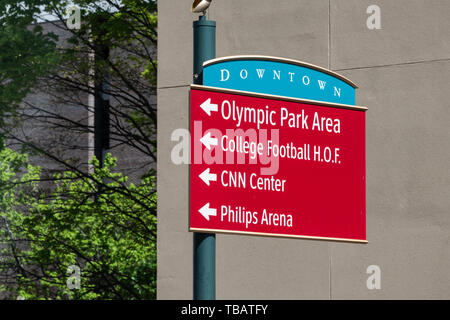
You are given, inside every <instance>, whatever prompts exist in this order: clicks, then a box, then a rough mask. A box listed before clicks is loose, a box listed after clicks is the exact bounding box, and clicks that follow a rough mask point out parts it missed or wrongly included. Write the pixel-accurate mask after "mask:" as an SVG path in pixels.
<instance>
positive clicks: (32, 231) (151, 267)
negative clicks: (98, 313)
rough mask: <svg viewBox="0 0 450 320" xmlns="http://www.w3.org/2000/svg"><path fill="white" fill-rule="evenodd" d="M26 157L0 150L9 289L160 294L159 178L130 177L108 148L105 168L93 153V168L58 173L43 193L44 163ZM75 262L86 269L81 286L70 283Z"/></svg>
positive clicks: (45, 293) (3, 269)
mask: <svg viewBox="0 0 450 320" xmlns="http://www.w3.org/2000/svg"><path fill="white" fill-rule="evenodd" d="M26 163H27V158H26V156H25V155H20V154H18V153H16V152H14V151H12V150H10V149H7V148H6V149H3V150H2V151H1V152H0V164H1V166H0V178H1V180H0V181H1V182H0V191H1V192H2V198H1V201H0V209H1V212H0V217H1V219H2V224H3V228H1V233H0V236H1V238H2V239H4V240H6V241H5V243H6V244H8V246H6V247H5V248H3V249H2V260H3V262H2V264H0V274H1V276H2V277H3V278H4V279H2V280H3V281H2V282H3V291H4V292H6V293H7V294H8V295H9V296H10V297H15V296H20V297H22V298H25V299H67V298H70V299H154V298H155V296H156V292H155V288H156V248H155V244H156V241H155V240H156V216H155V212H156V193H155V188H154V179H153V178H151V177H145V178H143V179H142V181H141V183H140V184H139V185H135V184H133V183H127V177H126V176H123V175H122V174H120V173H113V172H112V171H111V169H112V168H114V167H115V164H116V163H115V159H114V158H113V157H111V156H110V155H108V156H107V157H106V160H105V163H104V166H103V167H102V168H100V166H99V163H98V161H97V160H95V159H94V161H93V166H94V168H95V169H94V173H93V174H92V175H89V176H88V175H83V174H81V173H74V172H71V171H67V172H64V173H62V174H60V175H59V174H57V176H56V177H55V178H56V180H55V184H56V188H55V190H54V192H52V193H51V194H50V195H45V194H40V195H38V183H37V181H39V168H36V167H33V166H31V165H27V164H26ZM20 174H21V175H22V176H21V178H18V176H19V175H20ZM126 184H127V187H126V188H124V186H125V185H126ZM70 266H77V267H78V268H79V270H80V271H81V274H80V278H79V279H80V286H79V288H73V287H71V286H70V285H68V284H67V283H68V282H69V283H70V282H71V280H73V279H72V278H73V276H74V275H73V274H72V273H71V272H70V269H69V270H68V268H69V267H70ZM12 270H14V271H15V272H12ZM68 271H69V272H68ZM12 278H14V279H12ZM12 280H13V281H12Z"/></svg>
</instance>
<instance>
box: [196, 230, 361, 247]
mask: <svg viewBox="0 0 450 320" xmlns="http://www.w3.org/2000/svg"><path fill="white" fill-rule="evenodd" d="M189 231H190V232H206V233H223V234H239V235H247V236H264V237H277V238H294V239H306V240H320V241H335V242H354V243H363V244H367V243H369V241H367V240H361V239H347V238H331V237H315V236H303V235H292V234H280V233H264V232H251V231H232V230H221V229H204V228H192V227H189Z"/></svg>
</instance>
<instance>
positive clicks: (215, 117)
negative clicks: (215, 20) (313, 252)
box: [190, 86, 366, 242]
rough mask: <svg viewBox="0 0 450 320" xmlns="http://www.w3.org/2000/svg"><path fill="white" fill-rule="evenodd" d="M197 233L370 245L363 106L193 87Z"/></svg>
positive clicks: (193, 221)
mask: <svg viewBox="0 0 450 320" xmlns="http://www.w3.org/2000/svg"><path fill="white" fill-rule="evenodd" d="M190 108H191V110H190V116H191V119H190V127H191V131H190V132H191V166H190V230H191V231H199V232H225V233H240V234H252V235H267V236H282V237H298V238H310V239H326V240H341V241H356V242H366V221H365V216H366V215H365V211H366V200H365V112H364V111H365V110H366V108H364V107H357V106H344V105H337V104H331V103H324V104H321V103H317V104H316V102H307V101H304V100H303V101H302V100H296V99H289V98H281V97H280V98H277V97H273V96H264V95H260V94H249V93H244V92H236V91H231V90H224V89H215V88H207V87H201V86H192V87H191V105H190Z"/></svg>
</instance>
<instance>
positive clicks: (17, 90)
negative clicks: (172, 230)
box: [0, 0, 157, 299]
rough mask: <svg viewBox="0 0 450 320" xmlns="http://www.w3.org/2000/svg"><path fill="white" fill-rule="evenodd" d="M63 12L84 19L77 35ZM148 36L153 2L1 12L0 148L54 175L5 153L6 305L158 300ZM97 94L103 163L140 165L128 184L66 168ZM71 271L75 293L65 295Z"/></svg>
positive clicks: (12, 6)
mask: <svg viewBox="0 0 450 320" xmlns="http://www.w3.org/2000/svg"><path fill="white" fill-rule="evenodd" d="M69 4H75V5H77V6H79V7H80V9H81V12H82V26H81V28H80V29H79V30H74V29H69V28H68V27H67V25H66V24H65V23H64V21H65V18H66V15H65V12H66V9H67V6H68V5H69ZM49 15H51V16H53V17H54V18H56V19H48V18H47V17H48V16H49ZM42 22H45V24H42ZM46 25H52V26H53V29H54V30H56V31H55V32H53V33H52V32H48V31H47V30H46V29H45V26H46ZM156 25H157V15H156V1H153V0H103V1H83V0H74V1H55V0H24V1H12V0H0V138H1V137H2V136H3V137H5V141H7V142H8V145H9V146H14V148H16V149H17V146H19V147H21V148H24V150H26V151H27V152H29V153H30V152H32V154H33V155H38V156H39V157H41V159H42V157H44V158H45V159H46V161H47V162H53V163H55V164H57V165H58V166H59V168H60V169H59V173H56V174H53V173H48V172H45V170H43V169H40V168H38V167H33V166H30V165H29V164H28V158H27V156H26V155H25V154H20V153H16V152H15V151H13V150H11V149H8V148H2V149H1V152H2V156H1V157H0V165H1V166H2V167H1V169H0V177H1V181H0V196H1V201H0V217H1V221H0V249H1V250H2V262H1V263H0V276H1V278H0V291H2V290H3V292H4V293H6V294H8V296H9V297H12V298H15V297H17V296H18V295H20V296H21V297H24V298H27V299H29V298H34V299H71V298H75V299H153V298H155V288H156V257H155V252H156V234H155V232H156V231H155V230H156V189H155V181H154V180H155V178H154V176H155V173H154V170H153V169H149V168H154V166H155V161H156V125H157V123H156V121H157V117H156V100H155V94H156V69H157V61H156V44H157V32H156ZM61 35H68V38H62V37H61ZM105 49H106V50H105ZM103 51H107V54H103V53H104V52H103ZM34 93H45V94H46V95H47V97H49V99H44V100H42V99H34V98H33V94H34ZM103 94H108V95H109V97H110V99H109V106H108V110H109V115H110V118H111V123H110V129H111V131H110V140H111V142H112V145H111V151H112V152H113V153H114V151H115V150H116V148H118V147H121V148H125V149H124V150H125V152H127V151H133V152H135V153H138V154H140V155H141V156H142V158H144V159H147V163H146V167H147V173H146V174H145V175H143V176H142V177H141V179H139V180H137V181H133V182H134V183H133V182H130V181H128V178H127V174H126V173H125V174H123V173H120V172H118V170H117V167H116V164H117V163H116V160H115V158H113V157H111V156H108V157H106V159H105V160H104V163H102V165H100V163H99V161H97V160H96V159H95V158H94V159H93V160H92V161H91V169H90V170H88V168H87V167H86V166H80V165H79V163H78V162H77V159H76V157H75V158H74V157H73V154H74V153H75V155H76V156H79V155H80V154H81V155H83V156H84V155H85V154H86V153H85V151H86V145H83V144H80V143H79V139H77V138H78V137H86V135H87V134H88V133H94V131H95V130H94V126H93V124H92V123H91V122H90V121H88V117H89V114H90V113H92V109H91V106H90V104H89V103H88V99H87V97H88V95H93V96H95V97H98V96H102V95H103ZM36 127H42V128H44V130H45V132H48V134H47V135H46V139H41V138H40V136H39V135H36V134H35V132H34V131H33V130H34V129H35V128H36ZM83 143H84V142H83ZM67 150H69V152H68V153H67ZM119 156H120V154H119ZM119 159H120V157H119ZM71 265H75V266H78V267H79V268H80V270H81V287H80V289H74V290H69V288H68V287H67V283H66V281H67V279H68V277H70V274H68V273H67V268H68V267H69V266H71Z"/></svg>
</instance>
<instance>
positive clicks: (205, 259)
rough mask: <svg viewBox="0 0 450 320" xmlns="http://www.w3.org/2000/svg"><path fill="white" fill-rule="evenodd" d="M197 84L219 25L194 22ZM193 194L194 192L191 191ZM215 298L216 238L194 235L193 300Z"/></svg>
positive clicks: (202, 18)
mask: <svg viewBox="0 0 450 320" xmlns="http://www.w3.org/2000/svg"><path fill="white" fill-rule="evenodd" d="M193 27H194V83H195V84H202V83H203V77H202V70H203V62H204V61H207V60H210V59H213V58H215V57H216V22H215V21H211V20H206V17H205V16H200V17H199V19H198V21H194V24H193ZM191 192H192V190H191ZM215 299H216V236H215V234H210V233H197V232H196V233H194V300H215Z"/></svg>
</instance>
